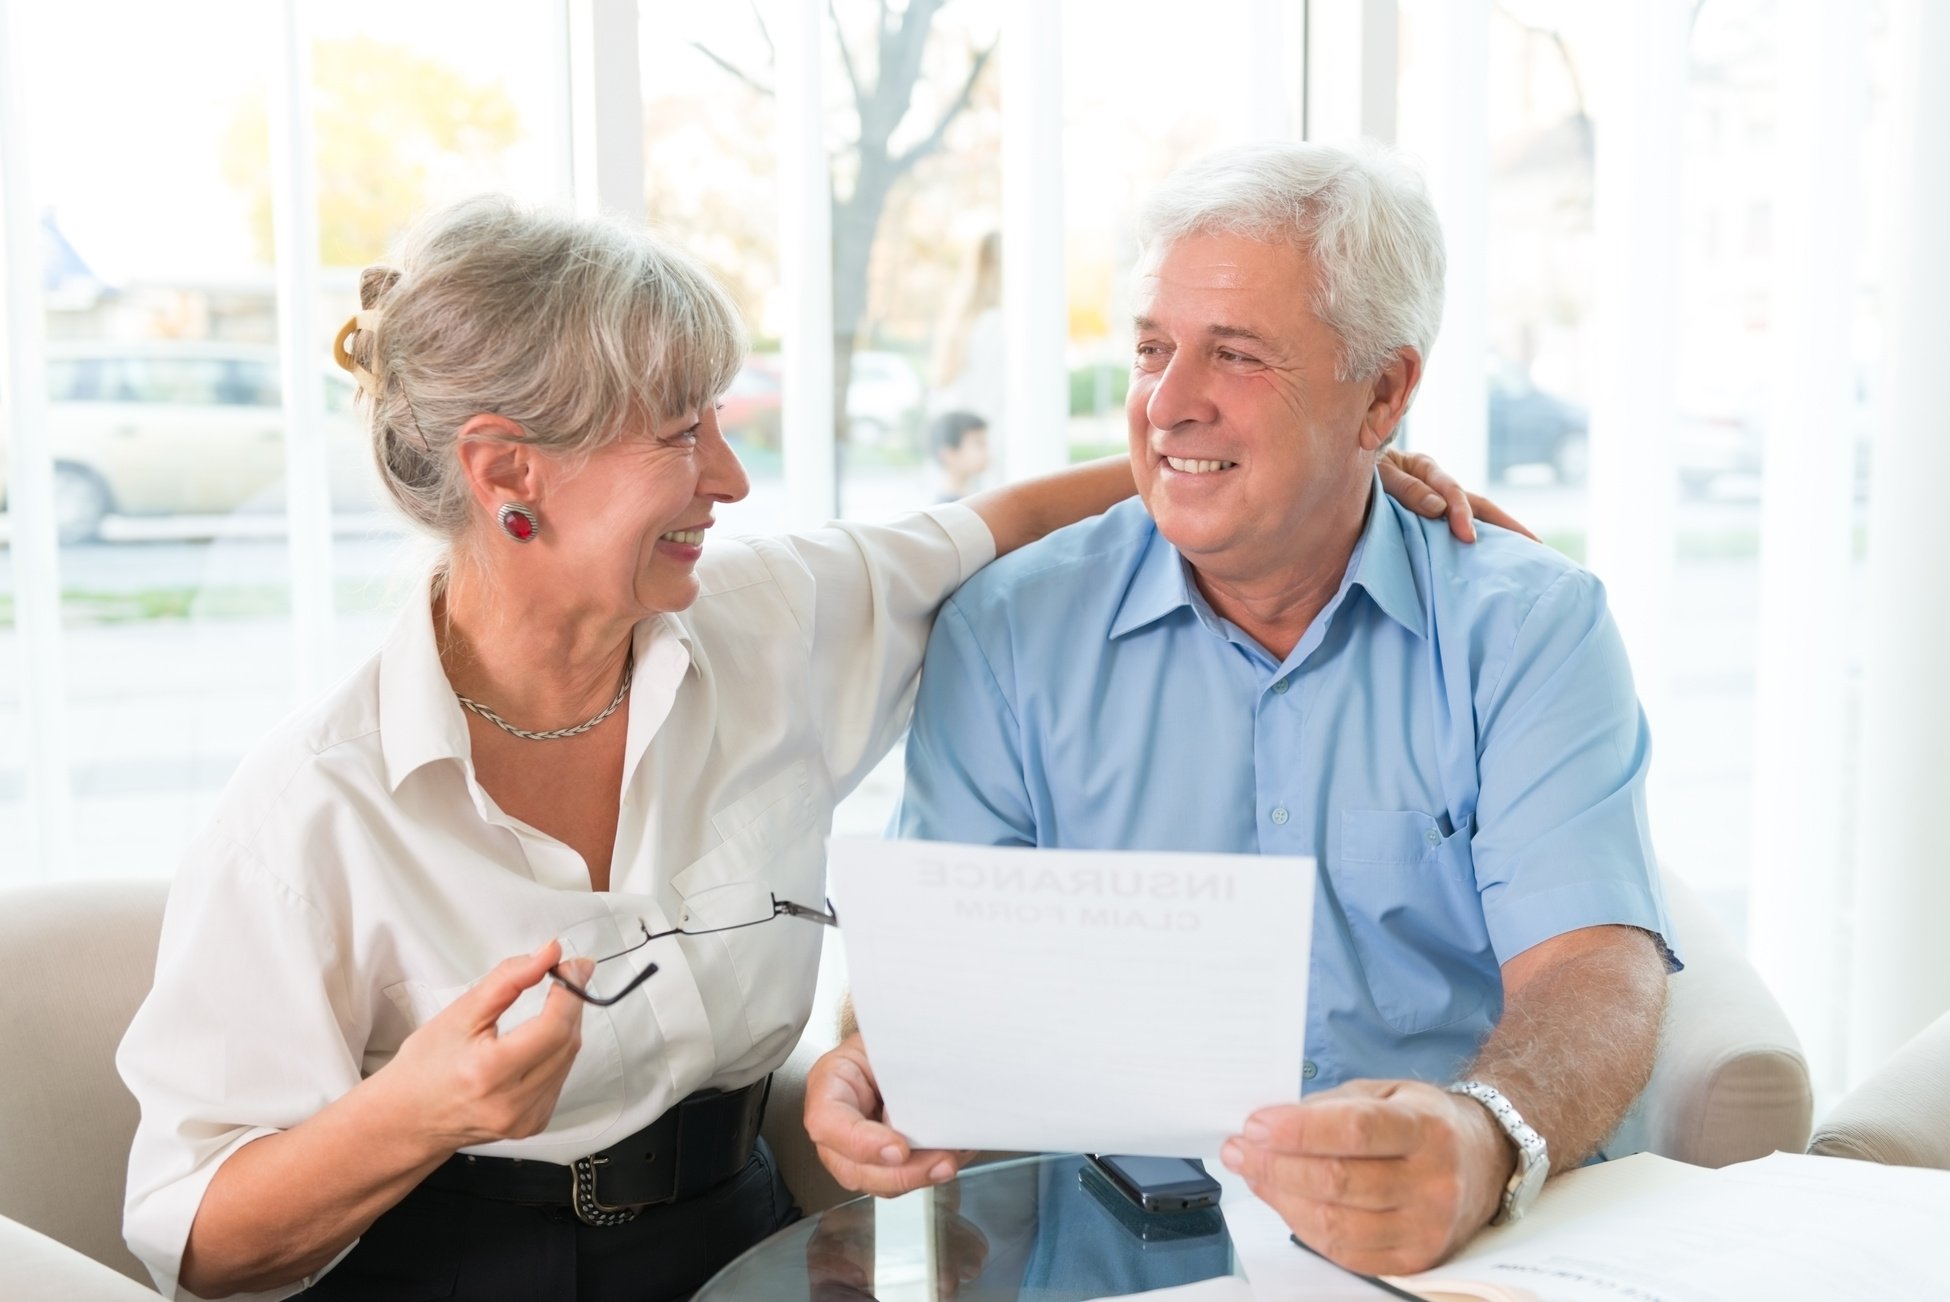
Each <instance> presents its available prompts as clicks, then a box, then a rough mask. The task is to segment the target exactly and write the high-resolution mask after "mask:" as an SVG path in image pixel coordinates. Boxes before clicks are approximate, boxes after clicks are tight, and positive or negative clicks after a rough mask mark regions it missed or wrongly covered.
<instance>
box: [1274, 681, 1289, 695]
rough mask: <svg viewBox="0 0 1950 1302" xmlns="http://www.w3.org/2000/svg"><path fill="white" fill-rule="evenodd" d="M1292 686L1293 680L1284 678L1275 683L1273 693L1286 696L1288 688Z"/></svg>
mask: <svg viewBox="0 0 1950 1302" xmlns="http://www.w3.org/2000/svg"><path fill="white" fill-rule="evenodd" d="M1290 686H1292V682H1291V681H1290V680H1289V679H1286V678H1282V679H1280V680H1279V681H1278V682H1276V683H1274V684H1273V694H1274V695H1275V696H1285V695H1286V689H1287V688H1288V687H1290Z"/></svg>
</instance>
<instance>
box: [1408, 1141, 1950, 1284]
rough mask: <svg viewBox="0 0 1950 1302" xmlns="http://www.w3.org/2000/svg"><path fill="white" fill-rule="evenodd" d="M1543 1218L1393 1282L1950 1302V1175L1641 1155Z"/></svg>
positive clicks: (1577, 1178) (1545, 1201)
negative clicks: (1949, 1232) (1711, 1165)
mask: <svg viewBox="0 0 1950 1302" xmlns="http://www.w3.org/2000/svg"><path fill="white" fill-rule="evenodd" d="M1559 1184H1562V1185H1563V1186H1564V1188H1563V1189H1562V1194H1563V1195H1565V1196H1563V1197H1556V1195H1557V1194H1558V1193H1559V1189H1558V1186H1559ZM1553 1203H1555V1205H1553ZM1537 1213H1543V1215H1542V1216H1539V1217H1538V1221H1537V1223H1536V1224H1532V1223H1531V1218H1530V1217H1526V1218H1525V1219H1524V1220H1522V1221H1519V1222H1517V1223H1516V1224H1514V1225H1511V1226H1508V1227H1505V1228H1502V1229H1497V1230H1491V1231H1488V1232H1486V1233H1485V1234H1483V1235H1482V1236H1481V1237H1480V1238H1478V1239H1477V1240H1476V1241H1475V1242H1474V1243H1472V1244H1471V1245H1470V1246H1469V1247H1468V1248H1466V1249H1464V1251H1463V1252H1462V1253H1461V1254H1460V1255H1459V1256H1457V1257H1456V1258H1455V1260H1453V1261H1451V1262H1449V1263H1448V1264H1447V1265H1444V1266H1441V1267H1438V1268H1437V1269H1436V1270H1434V1271H1431V1272H1429V1274H1427V1275H1418V1276H1414V1277H1412V1278H1409V1279H1406V1280H1396V1281H1394V1282H1395V1283H1397V1284H1398V1285H1400V1286H1401V1287H1403V1288H1405V1289H1407V1290H1409V1291H1410V1292H1415V1293H1423V1292H1431V1291H1434V1290H1436V1289H1438V1288H1439V1287H1440V1285H1441V1282H1442V1281H1444V1280H1463V1281H1468V1280H1481V1281H1487V1282H1491V1283H1499V1284H1505V1285H1514V1286H1517V1287H1520V1288H1523V1289H1526V1290H1528V1291H1529V1292H1530V1293H1532V1294H1534V1295H1535V1296H1536V1297H1538V1298H1540V1299H1543V1300H1544V1302H1626V1300H1629V1302H1748V1299H1753V1298H1766V1299H1768V1300H1769V1302H1790V1300H1792V1299H1803V1298H1805V1299H1809V1300H1810V1302H1815V1300H1817V1299H1819V1300H1820V1302H1828V1300H1829V1299H1835V1298H1874V1299H1876V1300H1877V1302H1910V1300H1912V1299H1913V1300H1914V1302H1941V1299H1944V1298H1950V1253H1946V1252H1945V1251H1944V1237H1943V1235H1944V1227H1945V1226H1946V1225H1950V1172H1943V1171H1926V1170H1920V1169H1916V1168H1911V1167H1896V1166H1880V1165H1877V1164H1875V1163H1873V1162H1853V1161H1849V1160H1846V1159H1843V1158H1832V1157H1806V1156H1802V1155H1800V1154H1794V1153H1776V1154H1774V1155H1773V1156H1772V1157H1765V1158H1761V1159H1760V1160H1758V1161H1754V1162H1743V1163H1741V1164H1739V1165H1738V1166H1730V1167H1725V1168H1722V1169H1721V1170H1718V1171H1708V1170H1702V1169H1700V1168H1697V1167H1689V1166H1685V1165H1683V1164H1681V1163H1678V1162H1670V1161H1667V1160H1666V1159H1664V1158H1659V1157H1653V1156H1651V1155H1649V1154H1641V1155H1640V1156H1638V1157H1630V1158H1625V1159H1623V1160H1621V1161H1617V1162H1607V1163H1603V1164H1601V1165H1599V1166H1593V1167H1587V1168H1585V1169H1583V1170H1580V1171H1574V1172H1571V1173H1570V1174H1568V1175H1566V1176H1565V1177H1564V1178H1563V1180H1562V1181H1561V1182H1558V1181H1554V1182H1553V1183H1552V1185H1551V1186H1549V1187H1547V1188H1546V1190H1545V1193H1544V1196H1543V1198H1542V1199H1540V1200H1539V1201H1538V1204H1537V1206H1536V1208H1535V1209H1534V1210H1533V1215H1536V1214H1537Z"/></svg>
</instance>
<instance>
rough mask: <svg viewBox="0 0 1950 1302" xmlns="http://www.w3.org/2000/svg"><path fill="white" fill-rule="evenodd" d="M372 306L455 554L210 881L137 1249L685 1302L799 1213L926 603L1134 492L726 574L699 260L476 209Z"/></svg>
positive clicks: (439, 1291)
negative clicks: (834, 873) (777, 1134)
mask: <svg viewBox="0 0 1950 1302" xmlns="http://www.w3.org/2000/svg"><path fill="white" fill-rule="evenodd" d="M361 299H362V302H363V305H364V309H365V310H364V311H362V312H360V313H359V314H358V316H357V317H355V318H354V319H353V321H351V322H349V323H348V324H347V328H346V331H345V332H343V333H342V334H341V336H340V344H339V349H338V352H339V356H340V360H341V364H342V365H346V366H347V367H348V369H350V370H352V371H353V373H354V374H355V375H356V376H357V378H358V380H359V384H360V388H361V390H362V393H363V405H364V410H365V411H366V413H367V416H368V419H369V422H370V426H371V431H372V438H373V441H374V448H375V454H376V456H377V460H378V463H379V467H380V470H381V472H382V473H383V476H384V479H385V483H386V485H387V487H388V489H389V490H390V492H391V494H392V496H393V498H394V499H395V501H396V502H397V503H398V505H399V506H400V508H401V509H402V510H403V511H404V512H405V513H406V514H407V516H408V517H410V518H411V519H412V521H413V522H414V523H415V524H417V525H418V526H420V527H421V528H423V529H424V530H426V531H428V532H430V533H432V534H433V535H435V536H436V537H437V538H439V539H442V540H444V541H445V543H446V557H445V560H444V561H443V562H442V563H441V564H440V565H439V566H438V567H437V568H436V569H435V570H434V572H433V573H432V574H431V575H430V576H429V577H428V579H427V581H426V582H425V584H424V585H423V586H422V587H421V589H420V590H419V592H418V594H417V595H416V596H415V597H414V598H413V599H412V600H411V601H410V602H409V603H408V604H407V607H406V610H405V612H404V613H403V615H402V617H401V618H400V621H399V623H398V626H397V628H396V629H395V630H394V632H393V633H392V635H391V637H390V638H389V640H388V641H387V642H386V644H385V646H384V647H383V648H382V649H381V650H380V651H379V653H378V654H377V655H376V656H374V657H373V658H372V659H371V660H370V661H368V662H367V663H366V664H365V665H364V666H363V667H362V668H361V669H359V670H358V672H356V673H355V674H353V675H352V676H351V677H350V678H349V679H347V680H346V681H345V682H344V683H343V684H341V685H340V686H339V687H338V688H337V689H336V690H335V691H333V692H332V693H331V694H330V695H329V696H328V697H327V698H326V699H325V700H324V701H323V702H321V703H320V704H318V705H317V706H315V707H313V708H311V709H309V710H307V711H304V712H301V713H300V714H298V715H297V716H295V717H294V718H293V719H291V720H290V721H288V722H287V723H286V724H284V725H283V726H282V727H280V728H279V729H278V730H277V731H276V732H275V733H274V734H273V735H272V736H271V737H270V738H269V739H267V740H266V741H265V742H264V744H263V745H261V746H260V747H258V748H257V750H256V751H255V752H254V753H253V754H252V755H250V757H249V758H247V759H246V760H245V761H244V763H243V764H242V766H241V767H240V769H239V771H238V773H237V776H236V778H235V779H234V781H233V782H232V783H231V785H230V788H229V790H228V792H227V793H226V794H225V796H224V799H223V802H222V805H221V808H220V809H219V811H218V813H217V815H216V818H215V820H214V822H213V823H212V825H211V826H210V827H209V829H208V830H207V831H206V832H205V833H204V834H203V835H202V836H201V838H200V839H199V840H198V841H197V842H196V843H195V844H194V846H193V847H192V848H191V849H190V851H189V853H188V856H187V858H186V859H185V861H184V863H183V866H182V868H181V870H180V873H179V875H178V877H177V879H176V883H175V887H174V889H173V891H172V893H171V896H170V902H169V910H168V916H167V918H166V921H165V924H164V929H163V939H162V947H161V953H160V956H159V958H158V962H157V967H156V979H155V987H154V990H153V992H152V993H151V995H150V997H149V999H148V1001H147V1002H146V1003H145V1004H144V1006H143V1008H142V1010H141V1011H140V1012H139V1013H138V1014H137V1016H136V1018H135V1021H134V1024H133V1025H132V1026H131V1027H130V1030H129V1033H128V1037H127V1039H126V1040H125V1041H124V1043H123V1045H122V1048H121V1052H120V1055H119V1057H118V1063H119V1065H120V1068H121V1071H122V1074H123V1076H124V1078H125V1079H126V1080H127V1082H128V1084H129V1087H130V1089H131V1090H132V1091H133V1092H134V1094H135V1096H136V1098H137V1099H138V1100H139V1102H140V1103H141V1107H142V1122H141V1127H140V1129H139V1131H138V1133H137V1136H136V1141H135V1147H134V1151H133V1154H132V1156H131V1158H130V1165H129V1182H128V1204H127V1217H126V1232H127V1237H128V1241H129V1244H130V1246H131V1247H132V1248H133V1249H134V1251H135V1253H136V1254H137V1255H138V1256H139V1257H141V1258H142V1259H143V1260H144V1261H145V1262H146V1263H148V1265H149V1267H150V1269H151V1270H152V1272H153V1273H154V1275H155V1277H156V1280H157V1283H158V1284H159V1286H160V1287H161V1289H162V1291H163V1293H164V1294H166V1295H169V1296H172V1297H180V1296H184V1295H186V1294H194V1295H202V1296H211V1297H214V1296H223V1295H232V1294H238V1293H248V1294H251V1295H253V1296H257V1297H264V1298H279V1297H285V1296H289V1295H291V1294H293V1293H296V1292H298V1291H300V1290H301V1289H305V1290H308V1291H307V1292H306V1294H305V1296H307V1297H316V1298H341V1297H343V1298H360V1299H369V1300H370V1299H380V1300H383V1299H389V1298H394V1299H406V1298H434V1297H443V1298H444V1297H464V1298H510V1299H514V1298H520V1299H531V1298H567V1297H582V1298H630V1299H646V1298H650V1299H654V1298H670V1297H682V1296H685V1295H687V1294H689V1293H690V1292H691V1291H692V1290H694V1289H695V1288H696V1287H697V1286H698V1285H699V1284H700V1283H701V1282H702V1281H704V1280H705V1279H706V1278H708V1277H709V1276H710V1274H711V1273H712V1272H713V1271H715V1270H716V1269H717V1268H718V1267H719V1266H720V1265H722V1264H723V1263H724V1262H726V1261H727V1260H729V1259H730V1258H731V1257H732V1256H734V1255H736V1254H737V1253H738V1252H740V1251H742V1250H743V1249H744V1248H746V1247H748V1246H749V1245H751V1244H752V1243H754V1242H756V1241H757V1240H758V1239H760V1238H762V1237H764V1236H765V1235H767V1234H770V1233H771V1232H772V1231H773V1230H775V1229H777V1228H778V1227H779V1226H780V1225H781V1224H783V1223H785V1222H786V1221H787V1220H789V1219H790V1218H791V1217H792V1216H793V1215H794V1214H795V1213H794V1211H793V1209H792V1205H791V1200H790V1198H789V1196H788V1195H787V1193H786V1191H785V1189H784V1187H783V1185H782V1184H781V1183H780V1181H779V1179H778V1176H777V1174H776V1172H775V1170H774V1168H773V1165H772V1162H771V1159H770V1155H769V1153H768V1152H767V1150H766V1148H765V1146H764V1144H763V1142H762V1141H760V1140H758V1139H757V1138H756V1135H757V1126H758V1118H759V1113H760V1110H761V1108H762V1107H763V1103H764V1098H765V1085H766V1081H767V1080H768V1073H769V1072H771V1071H772V1070H773V1069H774V1068H775V1067H777V1066H778V1065H779V1064H780V1063H781V1062H782V1061H784V1059H785V1057H786V1056H787V1054H788V1052H789V1051H790V1050H791V1048H792V1046H793V1044H794V1042H795V1041H796V1040H797V1038H798V1036H799V1033H800V1030H801V1029H802V1027H803V1026H804V1024H805V1022H806V1018H807V1016H808V1011H809V1009H810V1006H811V997H812V987H813V981H814V973H815V968H816V964H817V957H818V953H819V946H820V943H821V937H822V929H821V928H820V927H819V926H818V925H817V919H818V916H819V915H818V909H817V907H816V906H818V905H819V904H820V903H821V898H822V874H823V863H822V858H821V842H822V837H823V835H824V833H825V832H826V831H827V829H828V826H829V823H830V819H831V815H832V811H833V807H834V804H835V803H836V802H837V801H838V800H839V799H840V798H841V797H842V796H844V795H845V794H846V793H847V792H848V791H850V790H851V789H852V788H853V787H854V785H855V784H856V783H857V782H858V781H859V780H860V778H861V776H862V775H863V774H865V773H866V772H867V770H868V769H869V768H870V767H871V766H872V765H873V764H874V762H875V761H876V760H878V759H879V758H880V757H881V755H882V754H883V753H884V752H886V750H887V749H888V748H889V747H890V746H891V745H892V744H893V742H894V740H895V739H896V737H897V736H898V735H899V733H900V731H901V728H902V726H903V725H904V723H905V721H906V716H907V713H908V709H909V704H910V702H911V700H912V696H913V689H914V682H915V675H916V672H917V667H918V665H919V663H920V658H921V653H922V650H923V646H924V644H925V641H926V638H927V633H928V627H929V622H930V620H931V618H932V615H933V613H934V610H935V608H936V606H937V605H938V604H939V603H940V602H941V601H942V600H943V599H944V598H945V597H946V595H947V594H948V593H949V592H951V591H952V590H953V589H954V588H955V587H956V585H958V584H959V583H961V582H962V581H963V580H964V579H966V578H967V577H968V576H969V575H970V574H971V573H973V572H974V571H975V570H976V569H978V568H979V567H980V566H982V565H983V564H985V563H986V562H987V561H988V560H989V559H990V558H991V557H992V556H995V555H997V554H999V553H1002V552H1006V551H1008V550H1010V549H1012V548H1014V547H1017V546H1020V545H1022V544H1024V543H1026V542H1029V541H1031V540H1033V539H1035V538H1037V537H1039V536H1041V535H1042V534H1043V533H1045V532H1047V531H1048V530H1050V529H1052V528H1055V527H1058V526H1060V525H1063V524H1066V523H1069V522H1071V521H1074V520H1077V519H1079V518H1081V517H1083V516H1086V515H1089V514H1092V513H1094V512H1098V511H1101V510H1103V509H1105V508H1106V507H1108V506H1109V505H1111V504H1112V503H1113V502H1115V501H1117V500H1118V499H1120V498H1122V497H1124V496H1126V495H1127V494H1129V493H1130V492H1131V478H1130V474H1129V472H1128V469H1127V468H1126V467H1125V466H1124V465H1123V464H1121V463H1118V464H1101V465H1096V466H1091V467H1086V468H1082V469H1079V470H1075V471H1071V472H1067V473H1064V474H1059V475H1053V476H1050V477H1048V478H1046V479H1042V480H1037V481H1033V482H1029V483H1024V484H1019V485H1015V486H1012V487H1009V488H1005V489H998V490H995V491H993V492H989V493H985V494H982V495H980V496H978V497H975V498H973V499H971V500H970V501H969V502H968V503H967V504H965V505H953V506H941V507H936V508H934V509H932V510H930V511H927V512H924V513H920V514H916V515H913V516H910V517H908V518H907V519H905V520H903V521H901V522H899V523H896V524H892V525H887V526H882V527H860V526H853V525H835V526H832V527H829V528H826V529H822V530H818V531H815V532H813V533H809V534H806V535H803V536H799V537H793V538H759V539H749V540H738V541H721V540H717V539H712V541H711V543H710V545H709V548H708V550H709V552H710V557H709V559H706V558H705V554H706V551H707V547H706V539H707V538H710V530H711V529H712V527H713V525H714V523H715V520H714V512H715V511H716V509H717V507H718V505H719V504H720V503H725V502H734V501H737V500H738V499H739V498H741V497H743V496H744V495H745V491H746V486H747V485H746V479H745V473H744V471H743V469H741V468H740V466H739V464H738V461H737V458H736V457H734V456H733V455H732V452H731V450H730V449H729V448H728V447H727V446H726V444H725V441H724V438H723V437H722V435H721V433H720V431H719V429H718V424H717V418H716V415H715V412H714V403H715V401H716V399H717V397H718V396H719V395H720V394H722V393H723V392H724V391H725V389H726V387H727V386H728V385H729V384H730V383H731V380H732V377H733V376H734V375H735V374H736V373H737V370H738V368H739V366H740V364H741V361H742V356H743V340H742V335H741V331H740V328H739V323H738V319H737V315H736V313H735V311H734V309H733V307H732V305H731V302H730V301H729V299H728V298H727V297H726V295H725V294H724V292H723V291H722V290H721V289H720V288H719V287H718V286H717V284H716V283H715V282H714V281H713V280H712V279H711V277H710V276H709V275H708V274H707V273H705V272H704V271H703V270H702V269H701V268H700V267H699V266H698V265H697V264H696V263H694V262H693V261H691V260H690V259H689V258H687V257H685V256H683V255H682V254H680V253H678V252H676V251H674V250H672V249H670V248H668V247H667V246H665V245H662V244H660V243H658V242H657V241H655V240H653V239H651V238H649V237H648V236H645V235H643V234H641V233H638V232H634V231H629V230H626V229H623V228H621V227H617V226H613V225H608V224H603V223H599V222H593V221H586V220H580V219H574V218H570V217H565V216H559V215H550V214H545V213H537V212H532V211H528V210H525V209H522V208H519V207H516V206H514V205H512V204H510V203H507V202H505V201H500V200H479V201H473V202H469V203H466V204H463V205H461V206H459V207H456V208H454V209H451V210H449V211H447V212H444V213H442V214H439V215H437V216H436V217H434V218H433V219H431V220H430V221H429V222H428V223H427V224H426V225H425V226H424V227H422V228H421V229H420V230H419V231H418V232H417V234H416V235H415V236H414V237H413V238H412V240H411V241H410V243H409V245H408V247H407V249H406V252H405V256H404V259H403V266H402V267H401V269H399V270H397V271H394V270H389V269H379V268H375V269H372V270H369V271H368V272H367V273H366V275H365V277H364V279H363V281H362V284H361ZM1424 473H1425V474H1429V469H1428V468H1424ZM1396 483H1397V487H1398V491H1401V492H1405V493H1412V494H1413V495H1414V497H1415V500H1417V501H1421V500H1423V499H1425V498H1428V497H1429V496H1430V489H1429V487H1428V486H1427V485H1426V484H1425V483H1423V482H1422V481H1420V480H1416V479H1412V478H1409V477H1407V476H1400V477H1398V479H1397V481H1396ZM1444 486H1445V487H1451V486H1448V485H1446V484H1445V485H1444ZM1451 491H1453V489H1452V488H1451ZM1455 500H1456V502H1457V516H1456V518H1457V520H1458V527H1459V528H1465V529H1466V528H1467V516H1466V509H1467V508H1466V507H1463V506H1462V505H1461V498H1460V495H1459V494H1458V495H1457V496H1456V499H1455ZM1429 509H1430V510H1431V511H1432V512H1434V511H1436V510H1439V509H1440V508H1439V505H1438V504H1436V503H1430V504H1429ZM809 919H811V920H809ZM510 954H515V955H520V957H515V958H509V957H507V956H508V955H510ZM610 958H613V959H614V961H613V962H599V961H600V960H605V959H610ZM551 973H553V974H554V975H555V977H556V978H557V979H556V980H554V981H547V980H544V978H545V977H548V976H549V975H550V974H551ZM653 973H654V974H655V977H654V979H652V980H645V978H648V977H650V976H651V975H652V974H653Z"/></svg>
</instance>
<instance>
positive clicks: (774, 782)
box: [711, 760, 812, 841]
mask: <svg viewBox="0 0 1950 1302" xmlns="http://www.w3.org/2000/svg"><path fill="white" fill-rule="evenodd" d="M811 786H812V775H811V772H810V771H809V769H808V767H807V764H806V761H804V760H800V761H799V762H798V763H796V764H792V765H790V766H789V767H787V768H786V769H785V771H784V772H782V773H778V774H775V775H774V776H772V777H769V778H767V779H765V781H763V782H761V783H759V784H758V785H757V786H756V787H754V788H752V789H751V790H750V791H748V792H746V793H745V794H744V795H742V796H740V797H738V799H736V800H734V801H732V802H731V803H730V804H728V805H726V806H725V807H724V808H723V809H720V810H718V811H717V812H716V813H714V814H712V815H711V826H712V827H714V828H716V829H717V833H718V835H719V836H721V837H723V838H724V839H725V840H727V841H729V840H730V839H731V838H732V837H734V836H736V835H738V833H740V832H742V831H744V830H745V829H746V828H748V827H750V826H751V825H752V824H753V823H754V822H756V821H757V820H758V819H760V818H761V817H763V816H764V815H765V814H767V813H768V812H771V811H772V807H773V806H774V805H779V804H783V803H785V802H786V801H797V802H798V804H799V805H801V806H803V807H804V808H805V810H806V811H807V812H810V811H811V809H812V792H811ZM779 812H780V813H786V812H789V811H785V810H781V811H779ZM790 812H796V811H790Z"/></svg>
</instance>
